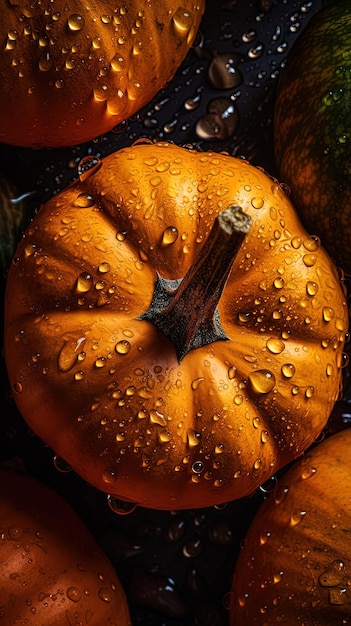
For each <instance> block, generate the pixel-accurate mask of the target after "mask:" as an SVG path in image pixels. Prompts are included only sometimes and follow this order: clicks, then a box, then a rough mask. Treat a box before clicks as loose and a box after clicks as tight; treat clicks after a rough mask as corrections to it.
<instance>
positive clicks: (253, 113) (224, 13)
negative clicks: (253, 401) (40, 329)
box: [0, 0, 351, 626]
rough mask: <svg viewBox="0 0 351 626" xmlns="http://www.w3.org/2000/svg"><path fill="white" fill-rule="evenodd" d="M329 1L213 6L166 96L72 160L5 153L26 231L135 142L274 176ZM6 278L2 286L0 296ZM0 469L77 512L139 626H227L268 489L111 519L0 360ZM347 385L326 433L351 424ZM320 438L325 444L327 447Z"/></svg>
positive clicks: (60, 154) (262, 0)
mask: <svg viewBox="0 0 351 626" xmlns="http://www.w3.org/2000/svg"><path fill="white" fill-rule="evenodd" d="M321 5H322V0H318V1H317V0H314V1H312V2H303V1H302V2H301V1H297V2H293V1H289V0H283V1H281V0H257V1H255V2H247V0H237V1H236V0H229V1H225V0H222V1H221V0H207V8H206V13H205V15H204V18H203V21H202V25H201V30H200V33H199V37H198V45H197V46H196V47H195V48H194V49H192V50H191V51H190V53H189V54H188V57H187V58H186V60H185V61H184V63H183V65H182V66H181V67H180V69H179V71H178V72H177V74H176V76H175V78H174V80H173V81H172V82H171V84H170V85H169V87H168V88H167V89H166V90H164V91H162V92H160V93H159V94H158V95H157V96H156V97H155V98H154V100H153V101H152V102H151V103H150V104H149V105H148V106H146V107H145V108H144V109H142V110H141V111H140V113H139V115H137V116H135V118H133V119H130V120H128V121H127V122H126V123H124V124H121V125H120V126H118V127H117V128H115V129H114V130H113V131H112V132H110V133H109V134H107V135H105V136H103V137H99V138H96V140H94V141H91V142H89V143H87V144H83V145H81V146H78V147H75V148H68V149H51V150H39V151H33V150H30V149H18V148H14V147H11V146H5V145H1V144H0V171H2V172H3V173H5V175H6V176H7V178H8V179H9V180H11V181H12V182H13V183H15V185H16V187H17V191H18V194H21V193H27V192H33V194H32V195H31V196H30V197H29V198H28V199H27V200H26V208H27V218H26V219H27V220H29V219H30V217H31V216H32V215H33V213H34V212H35V211H36V210H37V209H38V208H39V206H40V204H41V203H42V202H44V201H45V200H46V199H47V198H49V197H50V196H51V195H52V194H54V193H57V192H58V191H59V190H60V189H61V188H62V187H64V186H65V185H67V184H68V183H69V182H70V181H72V180H73V179H74V178H75V177H76V176H77V167H78V163H79V161H80V160H81V159H82V158H83V157H84V156H87V155H95V156H97V157H103V156H105V155H106V154H108V153H110V152H112V151H115V150H117V149H119V148H121V147H123V146H126V145H129V144H130V143H132V142H133V141H135V140H136V139H138V138H140V137H146V138H149V139H152V140H163V141H173V142H175V143H177V144H180V145H183V144H192V145H195V146H196V147H197V148H198V149H199V150H209V149H211V150H214V151H217V152H219V151H227V152H229V153H230V154H232V155H234V156H244V157H245V158H247V159H249V160H250V161H251V162H252V163H253V164H255V165H258V166H261V167H264V169H266V170H267V171H268V172H269V173H270V174H272V175H276V171H275V167H274V160H273V149H272V119H273V104H274V95H275V89H276V84H277V79H278V76H279V73H280V70H281V68H282V66H283V65H284V61H285V59H286V57H287V54H288V53H289V51H290V50H291V48H292V45H293V42H294V41H295V39H296V38H297V37H298V35H299V34H300V33H301V31H302V30H303V28H304V27H305V26H306V25H307V23H308V21H309V20H310V18H311V17H312V15H313V14H314V13H315V12H316V11H317V10H318V9H319V8H320V7H321ZM5 282H6V273H5V274H3V275H2V276H1V296H2V297H3V294H4V287H5ZM0 368H1V386H2V388H1V394H0V461H5V462H8V461H11V460H12V459H13V458H15V457H19V458H20V459H22V461H23V463H24V465H25V468H26V469H27V471H28V472H29V473H31V474H33V475H35V476H37V477H38V478H39V479H40V480H42V481H43V482H46V483H48V484H50V485H52V486H53V487H54V488H55V489H56V490H57V491H58V492H60V493H61V495H63V496H64V497H65V498H66V499H67V500H68V501H69V502H70V503H71V504H72V506H73V507H74V508H75V509H76V511H77V512H78V513H79V514H80V516H81V517H82V519H83V520H84V521H85V523H86V524H87V526H89V528H90V529H91V530H92V531H93V533H94V534H95V536H96V538H97V539H98V541H99V542H100V543H101V545H102V547H103V548H104V550H105V551H106V553H107V554H108V556H109V558H110V560H111V561H112V563H113V564H114V565H115V567H116V569H117V572H118V574H119V576H120V578H121V581H122V583H123V585H124V587H125V590H126V593H127V597H128V600H129V604H130V609H131V615H132V619H133V624H134V626H190V625H194V626H195V625H197V626H226V625H227V624H228V602H229V591H230V583H231V576H232V573H233V569H234V566H235V561H236V557H237V554H238V551H239V550H240V545H241V543H242V541H243V539H244V536H245V533H246V529H247V528H248V525H249V524H250V521H251V519H252V517H253V515H254V514H255V512H256V511H257V508H258V506H259V504H260V503H261V502H262V500H263V499H264V498H265V497H266V494H267V493H268V492H269V491H270V490H271V489H272V488H273V487H274V486H275V484H276V481H277V480H279V476H276V477H273V478H272V480H271V481H269V482H268V483H267V484H266V485H264V486H262V488H261V489H259V490H258V491H257V492H256V493H255V494H252V496H251V497H249V498H245V499H243V500H240V501H237V502H231V503H228V504H227V505H225V506H221V507H218V508H215V507H213V508H209V509H200V510H193V511H191V510H190V511H186V512H182V511H178V512H162V511H153V510H147V509H141V508H137V509H136V510H134V511H133V512H131V513H129V514H122V513H126V511H125V510H122V511H120V513H118V512H116V511H118V503H116V502H114V505H115V506H114V508H115V509H116V510H115V511H113V510H112V509H111V507H110V506H109V504H108V502H107V499H106V495H104V494H102V493H100V492H97V491H96V490H95V489H93V488H91V487H89V486H88V485H86V484H85V483H84V482H83V481H81V479H80V478H79V477H78V476H76V475H75V474H74V472H72V471H69V468H68V467H66V465H65V463H63V462H62V461H60V459H55V458H54V455H53V452H52V451H51V450H50V449H49V448H47V447H46V446H45V445H44V444H43V443H42V442H41V441H40V440H39V439H38V438H37V437H36V436H35V435H34V434H33V433H32V432H31V431H30V430H29V429H28V427H27V426H26V424H25V423H24V422H23V420H22V419H21V417H20V415H19V414H18V412H17V410H16V408H15V405H14V402H13V399H12V397H11V394H10V390H9V388H8V384H7V379H6V372H5V366H4V362H3V359H1V361H0ZM350 395H351V394H350V390H349V385H348V375H347V372H345V396H344V398H343V400H341V401H340V402H338V403H337V405H336V407H335V410H334V412H333V414H332V416H331V419H330V421H329V424H328V427H327V429H326V431H325V433H324V436H325V435H328V434H330V433H332V432H334V431H335V430H338V429H340V428H342V427H344V426H345V425H347V424H348V423H349V422H350V421H351V404H350V403H349V402H348V398H349V397H350ZM322 436H323V435H322Z"/></svg>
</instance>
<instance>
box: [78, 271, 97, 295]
mask: <svg viewBox="0 0 351 626" xmlns="http://www.w3.org/2000/svg"><path fill="white" fill-rule="evenodd" d="M93 284H94V280H93V277H92V275H91V274H89V272H82V273H81V274H79V276H78V278H77V280H76V292H77V293H87V292H88V291H90V289H92V287H93Z"/></svg>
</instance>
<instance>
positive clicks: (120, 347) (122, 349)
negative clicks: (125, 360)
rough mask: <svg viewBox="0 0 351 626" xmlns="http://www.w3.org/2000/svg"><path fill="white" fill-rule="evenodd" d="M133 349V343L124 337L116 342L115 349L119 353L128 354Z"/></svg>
mask: <svg viewBox="0 0 351 626" xmlns="http://www.w3.org/2000/svg"><path fill="white" fill-rule="evenodd" d="M130 349H131V344H130V342H129V341H127V340H126V339H122V340H121V341H119V342H118V343H116V346H115V350H116V352H117V353H118V354H128V352H129V350H130Z"/></svg>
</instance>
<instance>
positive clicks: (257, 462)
mask: <svg viewBox="0 0 351 626" xmlns="http://www.w3.org/2000/svg"><path fill="white" fill-rule="evenodd" d="M261 465H262V459H256V461H255V462H254V464H253V466H252V467H253V469H254V470H258V469H260V467H261Z"/></svg>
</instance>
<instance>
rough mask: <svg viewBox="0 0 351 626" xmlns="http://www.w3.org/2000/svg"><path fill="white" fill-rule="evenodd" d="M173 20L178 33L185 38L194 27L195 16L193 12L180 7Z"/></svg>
mask: <svg viewBox="0 0 351 626" xmlns="http://www.w3.org/2000/svg"><path fill="white" fill-rule="evenodd" d="M172 22H173V25H174V28H175V30H176V32H177V34H178V35H179V36H180V37H181V38H182V39H185V37H187V36H188V34H189V32H190V30H191V29H192V28H193V27H194V17H193V15H192V13H190V11H187V9H184V8H183V7H178V9H177V10H176V12H175V13H174V15H173V18H172Z"/></svg>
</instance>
